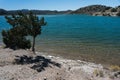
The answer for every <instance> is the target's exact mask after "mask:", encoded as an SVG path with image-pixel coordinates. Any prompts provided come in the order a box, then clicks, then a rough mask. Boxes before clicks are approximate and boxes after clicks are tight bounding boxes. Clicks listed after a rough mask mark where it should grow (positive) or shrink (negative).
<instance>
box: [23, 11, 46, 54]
mask: <svg viewBox="0 0 120 80" xmlns="http://www.w3.org/2000/svg"><path fill="white" fill-rule="evenodd" d="M25 18H26V19H25V20H27V21H25V23H26V22H27V26H28V33H29V34H30V35H31V36H32V37H33V44H32V51H33V52H34V53H35V39H36V37H37V36H38V35H40V34H41V27H42V26H45V25H46V24H47V23H46V22H45V20H44V17H42V18H41V19H39V17H38V16H37V15H35V14H33V13H32V12H30V13H29V14H28V15H27V16H25ZM25 23H24V24H25Z"/></svg>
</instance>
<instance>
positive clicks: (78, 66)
mask: <svg viewBox="0 0 120 80" xmlns="http://www.w3.org/2000/svg"><path fill="white" fill-rule="evenodd" d="M15 60H17V62H19V64H18V63H17V62H15ZM21 60H22V61H21ZM13 62H14V63H15V64H13ZM21 63H22V64H21ZM40 69H42V70H41V71H40V72H39V70H40ZM0 71H1V73H0V80H10V79H12V80H16V79H17V80H18V79H19V80H119V79H120V74H119V72H120V71H119V70H116V71H112V69H109V68H105V67H103V65H101V64H95V63H91V62H86V61H81V60H71V59H66V58H61V57H55V56H51V55H45V54H44V53H42V52H36V54H33V53H32V52H31V51H29V50H21V49H20V50H16V51H13V50H11V49H1V48H0ZM116 75H117V76H116Z"/></svg>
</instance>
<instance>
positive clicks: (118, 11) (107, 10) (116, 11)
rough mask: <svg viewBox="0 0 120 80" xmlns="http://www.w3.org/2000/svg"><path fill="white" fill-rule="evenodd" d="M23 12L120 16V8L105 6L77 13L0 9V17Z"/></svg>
mask: <svg viewBox="0 0 120 80" xmlns="http://www.w3.org/2000/svg"><path fill="white" fill-rule="evenodd" d="M19 11H21V12H23V13H25V14H28V12H29V11H32V12H33V13H34V14H38V15H47V14H49V15H53V14H88V15H94V16H120V6H118V7H115V8H113V7H109V6H105V5H90V6H86V7H82V8H79V9H77V10H75V11H72V10H67V11H57V10H54V11H51V10H28V9H22V10H9V11H7V10H4V9H0V15H10V14H17V12H19Z"/></svg>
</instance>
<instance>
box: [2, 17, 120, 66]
mask: <svg viewBox="0 0 120 80" xmlns="http://www.w3.org/2000/svg"><path fill="white" fill-rule="evenodd" d="M43 16H44V17H45V20H46V22H47V25H46V26H44V27H42V34H41V35H40V36H38V37H37V38H36V49H37V51H41V52H47V53H50V54H53V55H61V56H63V57H67V58H72V59H83V60H88V61H93V62H99V63H107V64H119V65H120V62H119V61H120V17H103V16H88V15H43ZM40 17H41V15H40ZM9 28H10V25H9V24H7V23H6V20H5V19H4V17H3V16H0V31H1V30H2V29H9ZM0 42H1V43H2V38H1V36H0Z"/></svg>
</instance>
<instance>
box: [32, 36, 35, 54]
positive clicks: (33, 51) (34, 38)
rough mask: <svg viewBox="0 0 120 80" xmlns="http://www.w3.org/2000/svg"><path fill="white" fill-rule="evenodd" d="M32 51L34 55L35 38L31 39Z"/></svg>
mask: <svg viewBox="0 0 120 80" xmlns="http://www.w3.org/2000/svg"><path fill="white" fill-rule="evenodd" d="M32 51H33V53H34V54H35V37H33V45H32Z"/></svg>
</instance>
